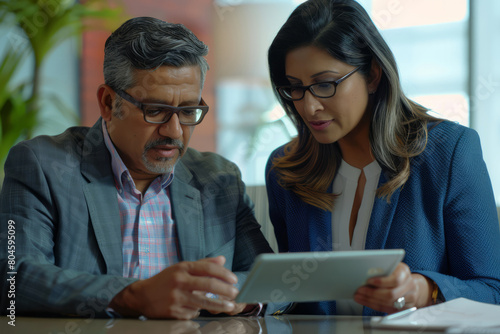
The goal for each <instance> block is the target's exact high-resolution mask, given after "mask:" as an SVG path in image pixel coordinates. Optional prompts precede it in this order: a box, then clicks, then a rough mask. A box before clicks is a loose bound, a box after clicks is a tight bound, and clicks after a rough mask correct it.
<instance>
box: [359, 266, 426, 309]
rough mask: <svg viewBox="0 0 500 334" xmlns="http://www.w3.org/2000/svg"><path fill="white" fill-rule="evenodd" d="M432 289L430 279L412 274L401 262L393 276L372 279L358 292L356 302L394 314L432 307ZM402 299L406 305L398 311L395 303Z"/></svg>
mask: <svg viewBox="0 0 500 334" xmlns="http://www.w3.org/2000/svg"><path fill="white" fill-rule="evenodd" d="M432 287H433V282H432V281H431V280H430V279H429V278H427V277H425V276H422V275H420V274H412V273H411V272H410V268H409V267H408V266H407V265H406V264H405V263H402V262H401V263H399V264H398V266H397V267H396V269H395V270H394V271H393V273H392V274H391V275H389V276H385V277H373V278H370V279H369V280H368V281H367V282H366V285H364V286H362V287H361V288H359V289H358V291H356V294H355V295H354V300H355V301H356V302H357V303H359V304H362V305H364V306H367V307H369V308H371V309H374V310H376V311H380V312H384V313H394V312H399V311H401V310H402V309H407V308H410V307H413V306H416V307H424V306H429V305H431V304H432V298H431V294H432ZM400 297H404V298H405V305H404V306H403V308H401V309H398V308H396V307H394V302H395V301H396V300H397V299H398V298H400Z"/></svg>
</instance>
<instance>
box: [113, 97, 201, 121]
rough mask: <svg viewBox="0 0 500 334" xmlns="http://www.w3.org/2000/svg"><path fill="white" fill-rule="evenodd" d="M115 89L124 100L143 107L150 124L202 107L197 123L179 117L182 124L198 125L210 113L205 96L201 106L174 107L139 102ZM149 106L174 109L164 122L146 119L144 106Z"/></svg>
mask: <svg viewBox="0 0 500 334" xmlns="http://www.w3.org/2000/svg"><path fill="white" fill-rule="evenodd" d="M113 90H114V91H115V92H116V94H118V96H120V97H121V98H123V99H124V100H126V101H128V102H130V103H132V104H133V105H134V106H136V107H137V108H139V109H141V111H142V115H143V117H144V121H145V122H146V123H150V124H165V123H167V122H168V121H170V119H171V118H172V116H173V115H174V114H177V117H178V118H179V113H180V112H181V111H183V110H185V109H201V110H202V114H201V117H200V120H199V121H198V122H196V123H187V124H186V123H184V122H181V120H180V118H179V123H180V124H182V125H189V126H193V125H198V124H200V123H201V121H203V118H205V115H206V114H207V113H208V109H209V107H208V105H207V104H206V102H205V100H203V98H201V101H200V102H201V103H202V105H199V106H186V107H174V106H170V105H168V104H161V103H143V102H139V101H137V100H136V99H135V98H133V97H132V96H131V95H130V94H129V93H127V92H126V91H124V90H121V89H118V90H115V89H113ZM147 106H156V107H161V108H168V109H170V110H172V114H171V115H170V117H168V118H167V119H166V120H164V121H163V122H152V121H148V120H147V119H146V111H145V110H144V107H147Z"/></svg>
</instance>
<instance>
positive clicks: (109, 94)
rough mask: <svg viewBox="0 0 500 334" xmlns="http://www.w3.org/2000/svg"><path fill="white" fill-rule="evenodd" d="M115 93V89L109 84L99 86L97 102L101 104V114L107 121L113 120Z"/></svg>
mask: <svg viewBox="0 0 500 334" xmlns="http://www.w3.org/2000/svg"><path fill="white" fill-rule="evenodd" d="M115 94H116V93H115V91H114V90H112V89H111V87H109V86H108V85H105V84H102V85H100V86H99V88H97V103H98V104H99V109H100V111H101V116H102V118H103V119H104V120H105V121H109V120H111V114H112V113H113V100H114V98H115Z"/></svg>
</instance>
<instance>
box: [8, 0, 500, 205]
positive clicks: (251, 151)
mask: <svg viewBox="0 0 500 334" xmlns="http://www.w3.org/2000/svg"><path fill="white" fill-rule="evenodd" d="M12 1H16V0H12ZM45 1H46V2H47V3H49V4H50V2H51V1H53V2H54V1H55V2H60V0H45ZM64 2H68V0H65V1H64ZM69 2H71V1H69ZM83 2H84V1H82V3H83ZM301 2H302V1H297V0H161V1H160V0H143V1H135V0H109V4H110V5H111V6H112V7H118V6H119V7H121V8H123V13H124V16H123V17H133V16H153V17H157V18H160V19H163V20H167V21H170V22H175V23H183V24H184V25H186V26H187V27H188V28H190V29H191V30H192V31H194V33H195V34H196V35H197V36H198V37H199V38H200V39H201V40H203V41H204V42H205V43H206V44H207V45H208V46H209V48H210V53H209V56H208V61H209V64H210V67H211V69H210V71H209V73H208V76H207V83H206V85H205V88H204V91H203V96H204V98H205V100H206V101H207V103H208V104H209V105H210V112H209V114H208V115H207V118H206V119H205V120H204V122H203V123H202V124H201V125H199V126H197V127H196V130H195V134H194V136H193V138H192V142H191V146H192V147H194V148H197V149H199V150H203V151H206V150H208V151H215V152H218V153H220V154H222V155H223V156H225V157H227V158H228V159H230V160H232V161H234V162H236V163H237V164H238V166H239V167H240V168H241V170H242V175H243V178H244V181H245V182H246V183H247V185H250V186H258V185H263V184H264V166H265V163H266V161H267V158H268V156H269V154H270V152H271V151H272V150H273V149H274V148H276V147H278V146H279V145H281V144H284V143H286V142H287V141H289V140H290V138H291V137H293V136H294V135H295V130H294V128H293V126H292V124H291V123H290V121H289V120H288V119H287V117H286V116H285V115H284V112H283V110H282V109H281V108H280V106H279V105H278V104H277V102H276V99H275V97H274V95H273V92H272V90H271V86H270V84H269V79H268V72H267V58H266V55H267V48H268V46H269V44H270V43H271V41H272V39H273V37H274V35H275V34H276V32H277V30H278V29H279V27H280V26H281V25H282V24H283V22H284V21H285V20H286V18H287V17H288V15H289V14H290V13H291V12H292V10H293V9H294V8H295V7H296V6H297V5H299V4H300V3H301ZM359 2H360V3H361V4H362V5H363V6H364V7H365V8H366V10H367V11H368V12H369V13H370V15H371V16H372V18H373V20H374V22H375V23H376V25H377V26H378V28H379V29H380V30H381V32H382V34H383V36H384V37H385V38H386V41H387V42H388V44H389V45H390V47H391V49H392V50H393V52H394V54H395V56H396V59H397V62H398V65H399V70H400V75H401V78H402V83H403V87H404V89H405V91H406V93H407V94H408V95H409V96H410V97H412V98H413V99H415V100H416V101H417V102H420V103H421V104H423V105H425V106H427V107H429V108H432V109H433V111H434V112H435V113H437V114H439V115H440V116H441V117H444V118H448V119H450V120H453V121H456V122H459V123H461V124H463V125H466V126H470V127H472V128H474V129H476V130H477V131H478V132H479V135H480V137H481V141H482V146H483V154H484V159H485V161H486V164H487V166H488V169H489V172H490V175H491V179H492V182H493V186H494V191H495V194H496V199H497V206H500V168H498V166H499V165H500V155H499V154H498V146H499V145H500V131H499V130H500V112H499V110H498V109H499V108H498V105H500V65H499V64H498V61H497V59H498V55H499V54H500V33H499V32H500V1H497V0H418V1H417V0H359ZM48 8H49V9H50V7H48ZM50 16H51V11H50V10H47V12H46V17H45V18H44V17H41V18H40V19H39V20H38V22H34V23H36V24H46V23H44V22H48V21H47V20H50ZM36 24H35V25H36ZM109 34H110V32H109V31H107V30H105V29H94V30H91V31H87V32H85V33H84V34H83V35H82V37H81V38H73V39H70V40H67V41H65V42H64V43H62V44H60V45H58V46H57V47H56V48H55V49H54V50H53V51H52V52H51V53H50V54H49V56H48V58H47V59H46V61H45V62H44V63H43V66H42V71H41V75H40V77H41V82H42V85H41V93H42V94H49V95H50V94H52V95H56V96H57V97H58V100H59V101H60V103H63V104H64V105H65V106H68V107H69V109H70V110H72V112H70V113H64V114H62V113H60V112H59V111H58V108H57V107H56V106H55V105H54V104H53V103H52V104H51V103H50V102H49V103H45V104H44V105H43V110H42V112H41V114H40V117H39V118H38V123H37V124H38V125H37V127H36V128H35V131H34V135H38V134H50V135H52V134H57V133H60V132H62V131H63V130H64V129H65V128H66V127H68V126H72V125H78V124H83V125H87V126H91V125H92V124H94V122H95V121H96V120H97V118H98V116H99V111H98V107H97V103H96V96H95V92H96V89H97V87H98V85H99V84H101V83H102V82H103V78H102V60H103V48H104V42H105V40H106V38H107V37H108V36H109ZM25 43H26V37H25V36H23V34H22V33H21V32H20V31H19V30H18V29H16V28H14V27H12V26H11V25H9V22H8V20H4V21H3V22H1V24H0V55H2V54H3V53H4V52H5V51H6V50H8V49H9V48H18V47H21V46H22V45H23V44H25ZM32 62H33V60H32V59H30V57H29V56H28V57H27V58H26V59H25V60H23V63H22V64H21V70H20V71H18V72H16V78H17V80H18V81H19V82H22V81H23V80H28V81H29V79H30V78H29V73H30V69H31V68H32Z"/></svg>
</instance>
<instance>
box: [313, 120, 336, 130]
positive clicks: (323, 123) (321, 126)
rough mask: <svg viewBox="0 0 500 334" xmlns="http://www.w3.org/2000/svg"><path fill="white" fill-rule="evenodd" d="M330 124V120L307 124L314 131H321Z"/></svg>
mask: <svg viewBox="0 0 500 334" xmlns="http://www.w3.org/2000/svg"><path fill="white" fill-rule="evenodd" d="M331 123H332V120H329V121H315V122H309V126H311V128H312V129H314V130H323V129H325V128H326V127H327V126H328V125H330V124H331Z"/></svg>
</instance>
